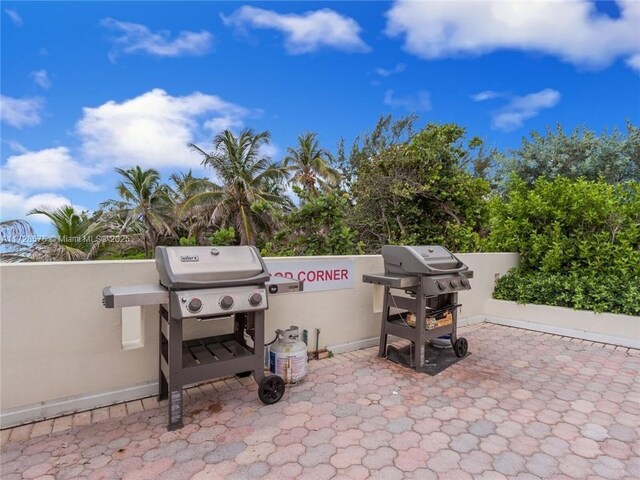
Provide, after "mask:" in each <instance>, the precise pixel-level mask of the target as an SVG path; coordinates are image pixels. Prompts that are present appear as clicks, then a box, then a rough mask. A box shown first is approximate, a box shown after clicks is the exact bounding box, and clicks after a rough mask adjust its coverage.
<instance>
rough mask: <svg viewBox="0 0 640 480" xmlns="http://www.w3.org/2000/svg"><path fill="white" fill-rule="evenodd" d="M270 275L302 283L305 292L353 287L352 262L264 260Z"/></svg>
mask: <svg viewBox="0 0 640 480" xmlns="http://www.w3.org/2000/svg"><path fill="white" fill-rule="evenodd" d="M265 263H266V264H267V268H268V269H269V272H270V273H271V275H275V276H277V277H286V278H295V279H297V280H302V281H303V282H304V291H305V292H321V291H324V290H342V289H345V288H353V287H354V280H355V279H354V275H355V271H354V268H353V260H351V259H344V260H336V259H326V260H323V259H314V260H284V261H274V260H265Z"/></svg>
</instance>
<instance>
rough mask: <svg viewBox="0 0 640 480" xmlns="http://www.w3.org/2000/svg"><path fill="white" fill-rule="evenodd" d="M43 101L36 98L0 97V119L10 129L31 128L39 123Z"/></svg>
mask: <svg viewBox="0 0 640 480" xmlns="http://www.w3.org/2000/svg"><path fill="white" fill-rule="evenodd" d="M43 108H44V101H43V100H42V99H41V98H38V97H27V98H13V97H7V96H6V95H0V119H2V121H3V122H5V123H7V124H9V125H11V126H12V127H16V128H22V127H32V126H34V125H38V124H39V123H40V120H41V119H40V113H41V111H42V109H43Z"/></svg>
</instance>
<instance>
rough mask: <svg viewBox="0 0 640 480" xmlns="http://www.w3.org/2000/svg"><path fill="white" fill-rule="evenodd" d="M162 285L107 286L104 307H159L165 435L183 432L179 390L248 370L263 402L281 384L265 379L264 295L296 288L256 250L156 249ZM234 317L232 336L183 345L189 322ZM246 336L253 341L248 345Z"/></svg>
mask: <svg viewBox="0 0 640 480" xmlns="http://www.w3.org/2000/svg"><path fill="white" fill-rule="evenodd" d="M156 268H157V270H158V274H159V277H160V284H159V285H134V286H126V287H106V288H105V289H104V290H103V303H104V305H105V307H107V308H115V307H128V306H136V305H156V304H157V305H160V345H159V352H160V359H159V364H160V365H159V376H160V392H159V398H160V399H161V400H164V399H168V400H169V406H168V409H169V425H168V428H169V430H175V429H177V428H181V427H182V425H183V422H182V389H183V388H184V387H185V386H186V385H190V384H194V383H198V382H203V381H206V380H211V379H214V378H218V377H222V376H226V375H234V374H243V373H247V372H249V373H250V372H253V376H254V378H255V380H256V383H257V384H258V396H259V398H260V400H262V402H264V403H266V404H272V403H276V402H277V401H279V400H280V399H281V398H282V395H283V394H284V388H285V386H284V381H283V380H282V378H280V377H278V376H277V375H269V376H265V374H264V312H265V310H267V309H268V308H269V306H268V295H269V294H272V295H273V294H277V293H281V292H293V291H301V290H302V284H301V283H300V282H298V281H297V280H290V279H284V278H280V277H273V278H270V275H269V272H268V270H267V267H266V265H265V263H264V261H263V260H262V257H261V256H260V254H259V253H258V251H257V249H256V248H255V247H249V246H239V247H213V248H212V247H157V248H156ZM230 316H232V317H233V319H234V322H233V324H234V328H233V332H229V333H228V334H226V335H217V336H212V337H206V338H198V339H193V340H187V341H183V338H182V324H183V320H186V319H201V320H213V321H215V320H217V319H223V318H229V317H230ZM247 336H248V337H249V338H250V339H251V341H250V342H249V343H248V342H247Z"/></svg>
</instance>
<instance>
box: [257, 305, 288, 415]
mask: <svg viewBox="0 0 640 480" xmlns="http://www.w3.org/2000/svg"><path fill="white" fill-rule="evenodd" d="M252 315H253V324H254V329H253V353H254V355H253V356H254V359H255V367H254V370H253V378H254V379H255V381H256V383H257V384H258V397H259V398H260V400H261V401H262V403H264V404H266V405H272V404H274V403H276V402H278V401H280V399H281V398H282V396H283V395H284V388H285V387H284V380H282V378H280V377H279V376H278V375H269V376H266V377H265V375H264V311H259V312H254V313H252Z"/></svg>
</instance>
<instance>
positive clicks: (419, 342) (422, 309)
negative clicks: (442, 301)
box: [413, 287, 427, 369]
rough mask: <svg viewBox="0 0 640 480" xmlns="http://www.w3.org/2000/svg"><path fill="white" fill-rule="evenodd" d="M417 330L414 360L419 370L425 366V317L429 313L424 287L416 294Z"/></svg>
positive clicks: (415, 366) (414, 365)
mask: <svg viewBox="0 0 640 480" xmlns="http://www.w3.org/2000/svg"><path fill="white" fill-rule="evenodd" d="M416 304H417V308H416V312H414V313H415V315H416V328H415V329H414V332H413V334H414V335H415V337H414V344H413V345H414V351H413V354H414V359H413V368H415V369H418V368H422V367H423V366H424V349H425V347H424V344H425V342H426V341H427V339H426V334H425V315H426V311H427V305H426V301H425V296H424V292H423V290H422V287H420V289H419V290H418V292H417V294H416Z"/></svg>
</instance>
